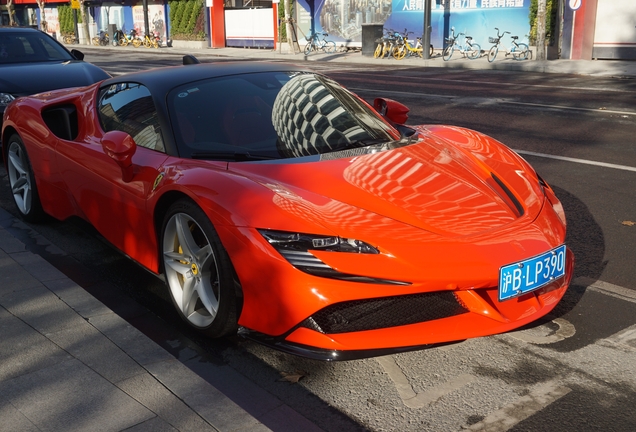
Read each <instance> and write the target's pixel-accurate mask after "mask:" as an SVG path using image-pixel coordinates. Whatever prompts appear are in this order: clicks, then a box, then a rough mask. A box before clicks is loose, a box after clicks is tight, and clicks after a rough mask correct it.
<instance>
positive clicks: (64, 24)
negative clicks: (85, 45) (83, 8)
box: [57, 5, 82, 35]
mask: <svg viewBox="0 0 636 432" xmlns="http://www.w3.org/2000/svg"><path fill="white" fill-rule="evenodd" d="M57 17H58V18H57V19H58V20H59V21H60V33H62V34H63V35H71V34H75V20H74V19H73V9H72V8H71V7H70V6H68V5H66V6H58V7H57ZM81 22H82V14H81V13H79V11H77V23H78V24H81Z"/></svg>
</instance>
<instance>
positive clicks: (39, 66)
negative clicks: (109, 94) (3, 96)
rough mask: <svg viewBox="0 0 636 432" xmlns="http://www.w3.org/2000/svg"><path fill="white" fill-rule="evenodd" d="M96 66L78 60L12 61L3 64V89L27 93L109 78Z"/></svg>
mask: <svg viewBox="0 0 636 432" xmlns="http://www.w3.org/2000/svg"><path fill="white" fill-rule="evenodd" d="M109 77H110V75H108V74H107V73H106V72H105V71H103V70H102V69H100V68H98V67H97V66H95V65H92V64H90V63H86V62H83V61H79V60H69V61H66V62H43V63H23V64H9V65H5V66H2V67H0V92H7V93H11V94H13V95H14V96H16V97H18V96H28V95H32V94H36V93H41V92H45V91H49V90H56V89H60V88H67V87H81V86H86V85H90V84H93V83H95V82H97V81H101V80H103V79H106V78H109Z"/></svg>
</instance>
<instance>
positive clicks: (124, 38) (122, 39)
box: [118, 37, 128, 46]
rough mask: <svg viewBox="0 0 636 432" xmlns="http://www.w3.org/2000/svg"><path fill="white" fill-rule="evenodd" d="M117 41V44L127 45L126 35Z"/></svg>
mask: <svg viewBox="0 0 636 432" xmlns="http://www.w3.org/2000/svg"><path fill="white" fill-rule="evenodd" d="M118 42H119V46H126V45H128V39H127V38H126V37H120V38H119V41H118Z"/></svg>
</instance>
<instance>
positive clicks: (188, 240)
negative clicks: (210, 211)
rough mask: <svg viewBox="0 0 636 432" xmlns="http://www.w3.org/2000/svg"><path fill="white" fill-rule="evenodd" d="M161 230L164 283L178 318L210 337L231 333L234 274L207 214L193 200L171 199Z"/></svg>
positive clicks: (233, 325) (234, 324)
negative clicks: (173, 201) (172, 201)
mask: <svg viewBox="0 0 636 432" xmlns="http://www.w3.org/2000/svg"><path fill="white" fill-rule="evenodd" d="M161 232H162V239H161V245H162V255H163V267H164V272H165V277H166V284H167V285H168V289H169V291H170V297H171V298H172V301H173V303H174V305H175V307H176V309H177V311H178V312H179V315H180V316H181V318H183V320H184V321H185V322H186V323H188V324H189V325H190V326H191V327H193V328H195V329H197V330H199V331H201V332H203V333H205V334H206V335H208V336H210V337H221V336H224V335H226V334H229V333H231V332H233V331H235V330H236V328H237V317H238V312H237V308H236V305H237V299H236V292H235V279H234V271H233V269H232V264H231V262H230V258H229V256H228V254H227V252H226V251H225V248H224V247H223V245H222V244H221V240H220V239H219V236H218V235H217V233H216V230H215V229H214V226H213V225H212V223H211V222H210V220H209V219H208V217H207V215H206V214H205V213H204V212H203V210H201V208H200V207H199V206H197V205H196V204H195V203H194V202H193V201H190V200H188V199H183V200H179V201H176V202H175V203H174V204H172V206H170V208H169V209H168V212H167V214H166V216H165V218H164V222H163V227H162V231H161Z"/></svg>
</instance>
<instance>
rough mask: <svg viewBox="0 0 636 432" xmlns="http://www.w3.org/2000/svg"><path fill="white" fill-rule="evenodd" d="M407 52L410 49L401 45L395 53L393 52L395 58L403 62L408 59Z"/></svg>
mask: <svg viewBox="0 0 636 432" xmlns="http://www.w3.org/2000/svg"><path fill="white" fill-rule="evenodd" d="M407 51H408V49H407V48H406V45H400V46H398V47H396V48H395V51H393V57H395V59H396V60H402V59H403V58H404V57H406V52H407Z"/></svg>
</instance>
